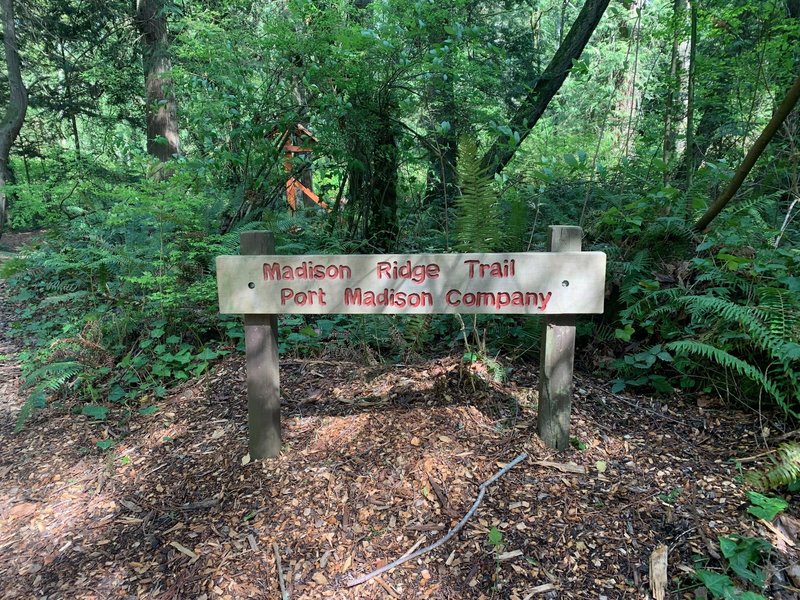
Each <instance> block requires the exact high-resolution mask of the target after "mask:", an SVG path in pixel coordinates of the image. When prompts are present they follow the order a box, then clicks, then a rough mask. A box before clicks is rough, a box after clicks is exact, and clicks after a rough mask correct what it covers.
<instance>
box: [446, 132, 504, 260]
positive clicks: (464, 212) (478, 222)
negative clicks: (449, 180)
mask: <svg viewBox="0 0 800 600" xmlns="http://www.w3.org/2000/svg"><path fill="white" fill-rule="evenodd" d="M458 184H459V189H460V190H461V195H460V196H459V197H458V198H456V200H455V206H456V222H455V232H456V239H457V241H458V249H459V250H461V251H468V252H491V251H493V250H496V249H497V248H498V246H499V243H500V238H501V237H502V234H501V231H500V230H501V228H500V217H499V214H498V207H497V200H496V198H495V195H494V191H493V190H492V183H491V179H490V178H489V176H488V175H487V174H486V170H485V169H484V168H482V167H481V163H480V158H479V157H478V148H477V146H476V145H475V142H474V141H473V140H471V139H469V138H466V137H464V138H462V139H461V141H460V142H459V152H458Z"/></svg>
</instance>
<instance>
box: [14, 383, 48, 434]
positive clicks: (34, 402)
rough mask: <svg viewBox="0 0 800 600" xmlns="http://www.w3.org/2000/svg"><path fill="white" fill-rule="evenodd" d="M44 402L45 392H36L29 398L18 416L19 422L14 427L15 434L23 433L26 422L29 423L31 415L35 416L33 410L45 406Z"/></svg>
mask: <svg viewBox="0 0 800 600" xmlns="http://www.w3.org/2000/svg"><path fill="white" fill-rule="evenodd" d="M44 400H45V393H44V390H34V391H33V393H31V394H30V395H29V396H28V399H27V400H25V403H24V404H23V405H22V406H21V407H20V409H19V414H17V422H16V424H15V425H14V433H19V432H20V431H22V427H23V426H24V425H25V421H27V420H28V419H29V418H30V416H31V414H33V410H34V409H35V408H39V407H41V406H44Z"/></svg>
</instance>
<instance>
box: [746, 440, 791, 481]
mask: <svg viewBox="0 0 800 600" xmlns="http://www.w3.org/2000/svg"><path fill="white" fill-rule="evenodd" d="M770 460H771V463H772V464H771V465H770V466H769V467H768V468H767V469H766V470H764V471H751V472H750V473H748V474H747V476H746V478H747V481H748V482H749V483H750V484H751V485H753V486H754V487H756V488H758V489H760V490H762V491H767V490H773V489H776V488H779V487H781V486H784V485H789V484H790V483H792V482H794V481H797V480H798V479H800V443H798V442H787V443H785V444H781V445H780V446H779V447H778V450H777V451H776V452H775V455H774V456H771V457H770Z"/></svg>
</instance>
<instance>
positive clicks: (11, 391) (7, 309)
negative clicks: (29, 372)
mask: <svg viewBox="0 0 800 600" xmlns="http://www.w3.org/2000/svg"><path fill="white" fill-rule="evenodd" d="M34 235H35V234H32V233H24V234H11V233H4V234H3V236H2V237H0V263H2V261H3V260H6V259H8V258H10V257H12V256H14V254H15V253H16V252H17V250H18V249H19V247H20V246H21V245H22V244H24V243H25V242H27V241H30V240H31V239H32V238H33V237H34ZM8 295H9V293H8V286H7V285H6V282H5V281H4V280H3V279H0V423H3V424H5V423H7V422H8V421H9V419H11V418H13V419H16V414H17V412H18V411H19V407H20V406H21V405H22V403H23V402H24V398H23V396H22V394H21V393H20V391H19V388H20V385H21V383H22V381H21V378H20V368H19V362H18V361H17V360H16V355H17V353H18V352H19V351H20V350H21V347H20V344H19V342H18V341H17V340H15V339H13V338H11V336H10V335H9V334H10V331H11V323H12V321H13V320H14V310H13V307H12V306H11V305H10V304H9V301H8ZM3 431H5V427H3Z"/></svg>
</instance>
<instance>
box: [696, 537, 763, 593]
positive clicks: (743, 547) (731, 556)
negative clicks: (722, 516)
mask: <svg viewBox="0 0 800 600" xmlns="http://www.w3.org/2000/svg"><path fill="white" fill-rule="evenodd" d="M719 547H720V551H721V552H722V555H723V556H724V557H725V559H726V560H727V563H728V567H729V568H730V569H731V571H733V572H734V573H735V574H736V575H737V576H738V577H739V578H740V579H741V580H742V581H745V582H747V583H749V584H752V585H754V586H756V587H759V588H762V587H764V571H763V569H762V568H761V565H762V564H763V563H764V561H765V556H768V555H769V552H770V550H771V549H772V546H771V545H770V544H769V542H767V541H766V540H763V539H761V538H748V537H743V536H740V535H731V536H720V537H719ZM695 574H696V577H697V579H698V580H699V581H700V583H702V584H703V585H704V586H705V587H706V589H708V591H709V592H711V595H712V596H713V597H714V598H723V599H724V600H765V599H764V596H762V595H760V594H757V593H755V592H750V591H742V590H740V589H739V588H738V587H736V585H735V584H734V582H733V580H732V579H731V578H730V577H729V576H728V575H727V574H725V573H715V572H713V571H708V570H706V569H697V571H696V573H695Z"/></svg>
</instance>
